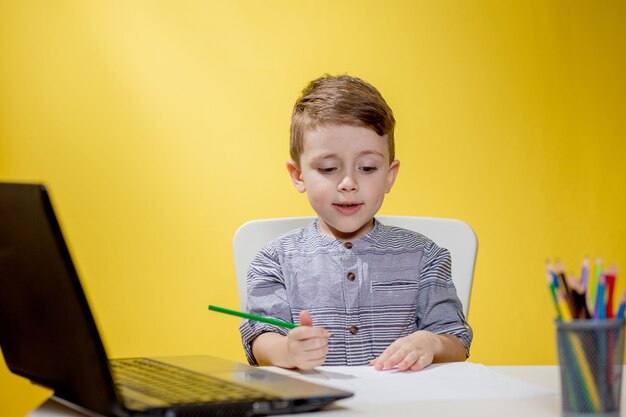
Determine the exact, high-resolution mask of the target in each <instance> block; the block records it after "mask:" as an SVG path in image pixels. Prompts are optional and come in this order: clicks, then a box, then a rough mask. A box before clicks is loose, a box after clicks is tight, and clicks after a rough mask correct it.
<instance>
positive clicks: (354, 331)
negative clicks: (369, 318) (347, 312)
mask: <svg viewBox="0 0 626 417" xmlns="http://www.w3.org/2000/svg"><path fill="white" fill-rule="evenodd" d="M358 332H359V328H358V327H356V326H351V327H350V333H352V334H357V333H358Z"/></svg>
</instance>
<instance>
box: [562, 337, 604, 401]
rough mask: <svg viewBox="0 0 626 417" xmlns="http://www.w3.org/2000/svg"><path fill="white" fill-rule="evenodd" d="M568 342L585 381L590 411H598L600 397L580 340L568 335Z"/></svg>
mask: <svg viewBox="0 0 626 417" xmlns="http://www.w3.org/2000/svg"><path fill="white" fill-rule="evenodd" d="M569 338H570V341H571V342H572V347H573V348H574V356H575V360H576V361H577V362H578V365H580V371H581V373H582V376H583V379H584V381H585V385H586V386H587V389H588V392H589V397H590V399H591V403H592V406H593V410H592V411H596V412H597V411H600V410H601V407H600V395H599V394H598V387H597V386H596V383H595V381H594V379H593V375H591V370H590V369H589V363H588V362H587V356H585V351H584V350H583V347H582V346H581V345H580V339H579V338H578V336H577V335H576V334H570V335H569Z"/></svg>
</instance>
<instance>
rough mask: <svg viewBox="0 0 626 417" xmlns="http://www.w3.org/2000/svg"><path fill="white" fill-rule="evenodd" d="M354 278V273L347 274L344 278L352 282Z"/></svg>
mask: <svg viewBox="0 0 626 417" xmlns="http://www.w3.org/2000/svg"><path fill="white" fill-rule="evenodd" d="M355 277H356V275H354V272H348V275H347V276H346V278H348V281H354V278H355Z"/></svg>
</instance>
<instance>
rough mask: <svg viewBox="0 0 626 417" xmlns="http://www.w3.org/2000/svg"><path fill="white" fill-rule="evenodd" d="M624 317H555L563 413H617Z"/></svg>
mask: <svg viewBox="0 0 626 417" xmlns="http://www.w3.org/2000/svg"><path fill="white" fill-rule="evenodd" d="M624 323H625V321H624V320H573V321H566V322H564V321H560V320H557V321H556V335H557V348H558V354H559V365H560V370H561V410H562V415H563V416H564V417H581V416H598V417H604V416H606V417H618V416H619V414H620V400H621V398H620V396H621V391H622V368H623V362H624Z"/></svg>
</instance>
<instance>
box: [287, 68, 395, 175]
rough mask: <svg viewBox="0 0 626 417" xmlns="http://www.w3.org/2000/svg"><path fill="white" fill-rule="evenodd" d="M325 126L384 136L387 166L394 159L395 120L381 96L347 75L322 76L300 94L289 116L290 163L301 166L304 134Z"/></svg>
mask: <svg viewBox="0 0 626 417" xmlns="http://www.w3.org/2000/svg"><path fill="white" fill-rule="evenodd" d="M325 124H343V125H352V126H361V127H367V128H369V129H372V130H373V131H374V132H376V133H377V134H378V135H379V136H384V135H387V146H388V147H389V163H391V162H392V161H393V160H394V159H395V146H394V139H393V131H394V128H395V125H396V120H395V119H394V117H393V112H392V111H391V108H390V107H389V106H388V105H387V103H386V102H385V99H383V96H382V95H381V94H380V93H379V92H378V90H377V89H376V88H375V87H373V86H372V85H371V84H369V83H367V82H365V81H363V80H361V79H359V78H355V77H350V76H347V75H340V76H330V75H325V76H323V77H320V78H318V79H316V80H313V81H311V82H310V83H309V85H307V86H306V88H305V89H304V90H302V96H300V98H299V99H298V100H297V101H296V104H295V105H294V107H293V114H292V116H291V138H290V143H289V152H290V154H291V159H292V160H293V161H294V162H295V163H296V164H297V165H300V154H301V153H302V150H303V141H304V133H305V132H306V131H307V130H314V129H316V128H318V127H319V126H322V125H325Z"/></svg>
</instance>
